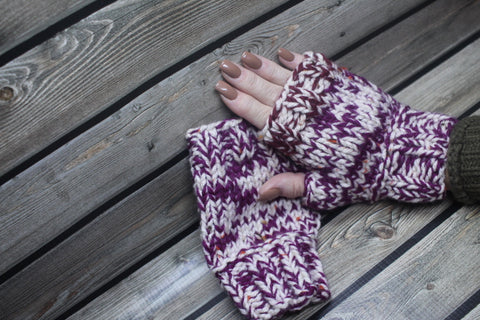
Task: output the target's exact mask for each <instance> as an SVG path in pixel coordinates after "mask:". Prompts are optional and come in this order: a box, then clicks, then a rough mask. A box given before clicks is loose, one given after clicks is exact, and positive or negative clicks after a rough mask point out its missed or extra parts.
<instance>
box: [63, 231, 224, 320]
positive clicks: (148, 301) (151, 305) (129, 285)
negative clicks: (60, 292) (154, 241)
mask: <svg viewBox="0 0 480 320" xmlns="http://www.w3.org/2000/svg"><path fill="white" fill-rule="evenodd" d="M142 269H144V270H146V271H147V272H137V273H134V274H132V275H131V276H130V277H129V278H127V279H126V281H123V282H122V283H120V284H119V285H118V286H116V287H115V291H117V290H118V291H117V293H118V294H120V296H118V299H115V300H112V299H111V298H109V297H107V298H103V299H100V300H99V301H98V303H97V301H95V302H96V308H95V309H91V308H88V309H83V310H81V311H79V312H78V313H76V314H74V315H73V316H71V317H70V318H69V319H98V320H100V319H117V320H121V319H132V318H134V317H133V316H132V315H136V316H138V319H165V320H167V319H182V318H183V317H184V316H185V315H188V314H189V313H190V312H191V311H192V310H194V309H195V308H196V307H200V306H201V305H202V304H203V303H204V302H205V301H204V299H203V298H202V297H212V296H213V297H214V296H216V295H217V294H218V293H220V292H221V289H220V288H219V285H218V283H217V281H216V279H215V278H214V276H213V275H212V274H211V273H210V271H209V270H208V268H207V266H206V264H205V258H204V256H203V251H202V248H201V244H200V233H199V231H196V232H194V233H192V234H191V235H189V236H188V237H186V238H184V239H183V240H182V241H180V242H179V243H178V244H177V245H176V246H175V247H173V248H172V249H170V250H168V251H167V252H165V253H164V254H162V255H161V259H155V260H153V261H152V262H150V263H148V264H146V265H145V266H144V268H142ZM152 271H154V272H152ZM178 280H182V281H181V282H179V281H178ZM133 292H137V294H134V295H133V296H132V293H133ZM164 305H171V306H172V307H171V308H169V309H164V308H162V307H163V306H164Z"/></svg>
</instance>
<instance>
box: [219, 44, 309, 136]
mask: <svg viewBox="0 0 480 320" xmlns="http://www.w3.org/2000/svg"><path fill="white" fill-rule="evenodd" d="M278 55H279V60H280V62H281V63H282V64H283V65H284V66H286V67H287V68H284V67H282V66H280V65H279V64H277V63H275V62H273V61H271V60H269V59H266V58H264V57H262V56H259V55H256V54H253V53H250V52H244V53H243V54H242V57H241V61H242V65H239V64H236V63H233V62H231V61H229V60H224V61H222V63H221V64H220V70H221V72H222V76H223V78H224V79H225V80H226V82H225V81H219V82H218V83H217V85H216V87H215V89H216V90H217V91H218V92H219V93H220V94H221V98H222V100H223V102H224V103H225V104H226V105H227V107H228V108H230V109H231V110H232V111H233V112H234V113H236V114H237V115H238V116H240V117H242V118H244V119H246V120H247V121H249V122H250V123H252V124H253V125H254V126H256V127H257V128H259V129H262V128H263V127H264V126H265V124H266V122H267V120H268V116H269V114H270V113H271V111H272V108H273V106H274V105H275V102H276V101H277V99H278V97H279V96H280V94H281V92H282V90H283V87H284V85H285V83H286V82H287V80H288V78H289V77H290V76H291V74H292V71H290V70H289V69H294V68H295V67H296V66H297V65H298V64H299V63H300V62H301V61H302V59H303V58H302V55H300V54H297V53H292V52H290V51H288V50H286V49H283V48H282V49H280V50H279V51H278Z"/></svg>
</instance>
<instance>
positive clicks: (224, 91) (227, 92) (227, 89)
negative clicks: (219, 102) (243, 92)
mask: <svg viewBox="0 0 480 320" xmlns="http://www.w3.org/2000/svg"><path fill="white" fill-rule="evenodd" d="M215 90H217V92H218V93H220V94H221V95H222V96H223V97H225V98H227V99H228V100H235V99H236V98H237V97H238V92H237V90H235V88H234V87H232V86H231V85H229V84H228V83H226V82H225V81H223V80H220V81H218V82H217V84H216V85H215Z"/></svg>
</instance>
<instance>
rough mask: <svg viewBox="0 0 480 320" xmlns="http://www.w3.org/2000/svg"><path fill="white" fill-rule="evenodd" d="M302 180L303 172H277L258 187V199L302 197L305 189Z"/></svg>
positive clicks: (303, 179) (303, 178) (303, 177)
mask: <svg viewBox="0 0 480 320" xmlns="http://www.w3.org/2000/svg"><path fill="white" fill-rule="evenodd" d="M304 181H305V174H304V173H293V172H285V173H280V174H277V175H275V176H273V177H272V178H270V180H268V181H267V182H265V183H264V184H263V185H262V186H261V187H260V189H259V190H258V194H259V199H258V200H260V201H270V200H273V199H276V198H278V197H285V198H289V199H294V198H299V197H302V196H303V193H304V190H305V183H304Z"/></svg>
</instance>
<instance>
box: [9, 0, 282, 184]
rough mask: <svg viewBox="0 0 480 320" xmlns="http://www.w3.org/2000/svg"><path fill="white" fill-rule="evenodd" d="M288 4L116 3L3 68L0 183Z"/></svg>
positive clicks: (201, 0)
mask: <svg viewBox="0 0 480 320" xmlns="http://www.w3.org/2000/svg"><path fill="white" fill-rule="evenodd" d="M286 1H287V0H269V1H255V2H251V1H220V0H215V1H211V0H195V1H194V0H169V1H153V0H141V1H134V0H121V1H118V2H115V3H113V4H112V5H110V6H107V7H105V8H104V9H102V10H100V11H98V12H96V13H94V14H92V15H91V16H89V17H88V18H86V19H84V20H82V21H81V22H79V23H77V24H75V25H74V26H72V27H70V28H68V29H67V30H65V31H63V32H61V33H59V34H57V35H56V36H55V37H54V38H52V39H50V40H49V41H47V42H45V43H43V44H41V45H39V46H37V47H35V48H34V49H32V50H30V51H29V52H27V53H25V54H24V55H22V56H21V57H19V58H17V59H15V60H13V61H11V62H10V63H8V64H7V65H5V66H3V67H2V68H0V88H3V91H5V92H7V93H8V94H6V95H5V96H6V97H7V98H6V99H4V100H2V101H0V103H1V108H0V137H1V139H0V175H2V174H4V173H5V172H7V171H8V170H9V169H11V168H13V167H14V166H16V165H18V164H19V163H21V162H22V161H24V160H26V159H27V158H29V157H30V156H32V155H34V154H35V153H37V152H39V151H40V150H42V149H43V148H45V147H46V146H48V145H49V144H51V143H52V142H54V141H55V140H57V139H58V138H59V137H61V136H63V135H65V134H66V133H67V132H69V131H70V130H72V129H73V128H75V127H77V126H79V125H80V124H82V123H84V122H85V121H87V120H88V119H90V118H92V117H93V116H94V115H96V114H98V113H99V112H101V111H102V110H103V109H105V108H107V107H108V106H110V105H111V104H112V103H114V102H116V101H118V100H119V99H120V98H121V97H123V96H125V95H127V94H128V93H130V92H131V91H132V90H134V89H135V88H137V87H138V86H139V85H140V84H142V83H143V82H145V81H147V80H148V79H150V78H152V77H153V76H154V75H157V74H158V73H159V72H161V71H163V70H165V69H166V68H168V67H169V66H172V65H174V64H175V63H176V62H178V61H180V60H181V59H183V58H185V57H187V56H188V55H190V54H192V53H193V52H195V51H196V50H199V49H200V48H202V47H204V46H205V45H206V44H207V43H211V42H214V41H215V40H216V39H219V38H220V37H221V36H223V35H225V34H227V33H228V32H230V31H232V30H235V29H236V28H238V27H240V26H242V25H244V24H245V23H247V22H249V21H251V19H253V18H255V17H259V16H261V15H262V14H263V13H265V12H267V11H269V10H271V9H272V8H275V7H276V6H278V5H279V4H282V3H284V2H286ZM234 12H241V13H242V14H233V13H234ZM225 17H229V18H228V19H225Z"/></svg>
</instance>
